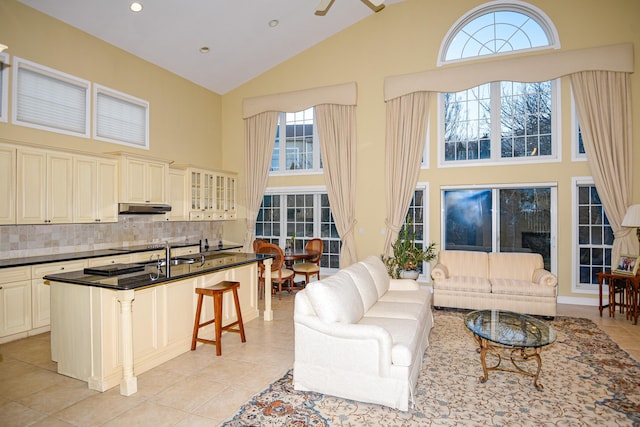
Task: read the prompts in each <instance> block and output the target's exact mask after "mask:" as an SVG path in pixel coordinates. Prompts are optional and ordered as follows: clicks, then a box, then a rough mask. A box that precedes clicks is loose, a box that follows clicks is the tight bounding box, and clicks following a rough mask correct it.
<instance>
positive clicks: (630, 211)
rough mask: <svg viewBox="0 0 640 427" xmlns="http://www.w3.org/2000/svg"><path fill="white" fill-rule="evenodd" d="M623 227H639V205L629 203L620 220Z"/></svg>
mask: <svg viewBox="0 0 640 427" xmlns="http://www.w3.org/2000/svg"><path fill="white" fill-rule="evenodd" d="M622 226H623V227H640V205H631V206H629V207H628V208H627V213H626V214H625V215H624V219H623V220H622Z"/></svg>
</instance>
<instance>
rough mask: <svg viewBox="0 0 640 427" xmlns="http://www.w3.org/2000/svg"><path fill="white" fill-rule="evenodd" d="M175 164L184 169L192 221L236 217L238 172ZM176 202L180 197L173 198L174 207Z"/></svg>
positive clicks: (220, 219) (171, 201) (176, 166)
mask: <svg viewBox="0 0 640 427" xmlns="http://www.w3.org/2000/svg"><path fill="white" fill-rule="evenodd" d="M174 167H175V168H180V169H181V170H184V172H185V180H186V188H187V192H188V195H187V200H188V202H189V203H188V217H189V220H191V221H222V220H227V219H236V174H234V173H231V172H221V171H215V170H208V169H203V168H198V167H193V166H188V165H182V166H181V165H172V168H174ZM172 185H174V184H172ZM175 185H176V186H177V184H175ZM176 193H177V191H176ZM176 201H177V202H179V201H180V199H179V197H174V196H172V197H171V198H170V203H171V205H172V207H173V208H175V204H176Z"/></svg>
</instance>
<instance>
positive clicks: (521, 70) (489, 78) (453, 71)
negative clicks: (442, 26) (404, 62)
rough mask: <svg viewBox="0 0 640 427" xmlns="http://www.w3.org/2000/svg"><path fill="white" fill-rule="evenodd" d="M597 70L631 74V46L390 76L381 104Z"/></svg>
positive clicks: (520, 57) (558, 52) (582, 50)
mask: <svg viewBox="0 0 640 427" xmlns="http://www.w3.org/2000/svg"><path fill="white" fill-rule="evenodd" d="M596 70H599V71H617V72H629V73H631V72H633V45H632V44H631V43H623V44H617V45H610V46H602V47H595V48H585V49H576V50H567V51H554V52H551V53H543V54H537V55H527V56H519V57H515V58H507V59H500V60H494V61H487V62H474V63H466V64H464V65H455V66H450V67H443V68H438V69H436V70H428V71H422V72H418V73H412V74H403V75H398V76H390V77H387V78H385V80H384V100H385V101H389V100H390V99H393V98H397V97H399V96H402V95H406V94H409V93H413V92H421V91H426V92H458V91H460V90H463V89H468V88H471V87H474V86H478V85H481V84H483V83H488V82H494V81H503V80H504V81H518V82H538V81H545V80H551V79H555V78H558V77H562V76H566V75H569V74H572V73H576V72H580V71H596Z"/></svg>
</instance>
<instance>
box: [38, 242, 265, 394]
mask: <svg viewBox="0 0 640 427" xmlns="http://www.w3.org/2000/svg"><path fill="white" fill-rule="evenodd" d="M158 261H163V260H160V259H159V260H158ZM168 261H169V263H168V264H169V266H168V268H167V262H166V261H165V262H164V264H162V265H160V264H159V262H150V263H147V264H139V265H138V264H132V265H122V266H120V267H121V269H120V270H118V269H117V267H113V266H110V268H111V271H109V272H107V273H104V274H102V273H101V274H95V273H96V271H95V269H93V270H92V269H85V270H80V271H73V272H66V273H59V274H52V275H48V276H45V280H47V281H48V282H49V284H50V286H51V356H52V359H53V360H54V361H55V362H57V363H58V373H60V374H63V375H67V376H70V377H73V378H77V379H80V380H82V381H86V382H87V383H88V385H89V388H91V389H94V390H98V391H106V390H108V389H110V388H112V387H114V386H116V385H118V384H120V394H122V395H125V396H129V395H131V394H133V393H135V392H136V391H137V378H136V375H138V374H141V373H143V372H145V371H147V370H149V369H151V368H153V367H156V366H158V365H160V364H162V363H164V362H166V361H168V360H170V359H172V358H174V357H176V356H178V355H180V354H182V353H185V352H187V351H190V348H191V334H192V332H193V322H194V318H195V307H196V302H197V298H196V294H195V288H196V287H207V286H210V285H214V284H216V283H218V282H220V281H222V280H233V281H238V282H240V288H239V298H240V305H241V310H242V317H243V320H244V321H245V323H246V322H249V321H251V320H253V319H255V318H257V317H258V316H259V313H258V284H257V280H258V263H259V262H264V264H265V265H267V266H270V264H271V261H272V260H271V257H270V256H263V255H259V254H245V253H225V252H215V253H204V254H198V255H197V256H194V257H192V259H191V261H190V262H189V261H185V263H177V264H176V265H172V262H171V261H172V260H168ZM177 262H180V261H177ZM270 273H271V271H270V268H266V272H265V276H267V277H265V280H266V281H267V283H270V279H271V278H270V277H269V276H270ZM223 306H224V311H223V322H224V323H225V324H226V323H228V322H231V321H234V320H235V319H236V313H235V309H234V305H233V301H232V299H231V295H230V294H229V295H225V300H224V304H223ZM203 311H204V312H205V314H204V315H203V318H205V317H204V316H206V318H211V317H213V313H212V312H213V304H207V305H205V307H203ZM264 319H265V320H272V319H273V313H272V311H271V295H270V293H269V292H266V295H265V313H264ZM202 333H203V334H204V335H205V336H206V335H207V334H210V335H211V336H214V331H213V325H211V328H210V329H207V328H203V330H202Z"/></svg>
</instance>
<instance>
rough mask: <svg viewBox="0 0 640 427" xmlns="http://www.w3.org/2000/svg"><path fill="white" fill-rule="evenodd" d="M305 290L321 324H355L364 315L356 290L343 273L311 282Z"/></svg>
mask: <svg viewBox="0 0 640 427" xmlns="http://www.w3.org/2000/svg"><path fill="white" fill-rule="evenodd" d="M305 289H306V293H307V297H308V298H309V302H310V303H311V306H312V307H313V309H314V310H315V312H316V314H317V315H318V317H319V318H320V320H322V321H323V322H326V323H334V322H338V323H356V322H358V321H359V320H360V319H361V318H362V316H363V315H364V307H363V305H362V298H361V297H360V293H359V292H358V288H356V285H355V283H354V282H353V279H352V278H351V276H350V275H349V274H347V273H345V272H344V271H339V272H337V273H336V274H334V275H333V276H329V277H327V278H326V279H322V280H318V281H315V282H311V283H310V284H309V285H307V287H306V288H305Z"/></svg>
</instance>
